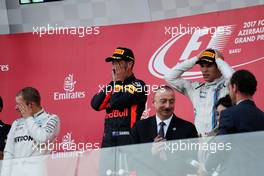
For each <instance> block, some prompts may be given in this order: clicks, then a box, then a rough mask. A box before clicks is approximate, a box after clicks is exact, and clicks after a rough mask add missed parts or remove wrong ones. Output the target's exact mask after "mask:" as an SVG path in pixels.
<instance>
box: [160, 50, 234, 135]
mask: <svg viewBox="0 0 264 176" xmlns="http://www.w3.org/2000/svg"><path fill="white" fill-rule="evenodd" d="M195 64H199V65H200V70H201V72H202V75H203V78H204V80H205V82H204V83H201V82H196V81H190V80H185V79H183V78H181V76H182V74H183V73H184V72H185V71H187V70H190V69H191V68H192V67H193V66H194V65H195ZM233 72H234V70H233V69H232V68H231V67H230V66H229V65H228V64H227V63H226V62H225V61H224V60H223V56H222V55H221V54H220V53H219V51H217V50H213V49H206V50H204V51H203V52H202V53H201V54H200V55H199V56H198V57H197V58H193V59H189V60H186V61H184V62H182V63H180V64H178V65H176V66H175V67H174V68H172V69H171V70H170V72H168V73H167V74H166V75H165V76H164V79H165V80H166V82H167V83H168V84H170V85H171V86H172V87H173V88H175V89H176V90H177V91H178V92H180V93H182V94H184V95H186V96H188V97H189V98H190V100H191V101H192V104H193V107H194V124H195V126H196V129H197V131H198V133H199V135H200V136H207V134H208V133H209V132H210V131H212V130H213V129H214V128H215V127H216V124H217V116H216V113H215V112H216V110H215V104H216V103H217V101H218V100H219V99H220V98H221V97H224V96H225V95H226V94H228V85H227V84H228V82H229V79H230V78H231V76H232V74H233Z"/></svg>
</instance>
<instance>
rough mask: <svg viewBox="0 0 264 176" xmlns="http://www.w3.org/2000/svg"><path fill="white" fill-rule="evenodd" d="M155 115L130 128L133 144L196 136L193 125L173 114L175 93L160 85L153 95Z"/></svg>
mask: <svg viewBox="0 0 264 176" xmlns="http://www.w3.org/2000/svg"><path fill="white" fill-rule="evenodd" d="M153 105H154V107H155V109H156V115H155V116H152V117H149V118H147V119H144V120H140V121H138V122H137V123H136V124H135V125H134V127H133V128H132V130H131V142H132V143H133V144H138V143H147V142H160V141H164V140H176V139H185V138H194V137H197V131H196V128H195V126H194V125H193V124H192V123H190V122H187V121H185V120H183V119H181V118H179V117H177V116H176V115H175V114H174V105H175V94H174V91H173V89H172V88H170V87H169V86H162V87H161V88H160V89H158V90H157V91H156V92H155V94H154V97H153Z"/></svg>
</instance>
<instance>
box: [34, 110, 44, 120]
mask: <svg viewBox="0 0 264 176" xmlns="http://www.w3.org/2000/svg"><path fill="white" fill-rule="evenodd" d="M42 113H44V109H43V108H42V109H41V110H40V111H39V112H37V113H35V114H33V118H36V117H38V116H39V115H40V114H42Z"/></svg>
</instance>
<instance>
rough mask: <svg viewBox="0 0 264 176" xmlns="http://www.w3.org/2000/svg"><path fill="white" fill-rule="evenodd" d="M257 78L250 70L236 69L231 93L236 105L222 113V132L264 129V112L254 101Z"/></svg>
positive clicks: (230, 132) (231, 82)
mask: <svg viewBox="0 0 264 176" xmlns="http://www.w3.org/2000/svg"><path fill="white" fill-rule="evenodd" d="M256 90H257V80H256V78H255V76H254V75H253V74H252V73H251V72H249V71H248V70H239V71H236V72H235V73H234V74H233V76H232V77H231V80H230V84H229V93H230V97H231V99H232V102H233V104H235V106H233V107H231V108H228V109H226V110H224V111H222V113H221V117H220V134H232V133H241V132H252V131H261V130H264V113H263V111H261V110H260V109H259V108H258V107H257V106H256V105H255V103H254V101H253V95H254V94H255V92H256Z"/></svg>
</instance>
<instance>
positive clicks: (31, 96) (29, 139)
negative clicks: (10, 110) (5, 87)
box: [2, 87, 60, 176]
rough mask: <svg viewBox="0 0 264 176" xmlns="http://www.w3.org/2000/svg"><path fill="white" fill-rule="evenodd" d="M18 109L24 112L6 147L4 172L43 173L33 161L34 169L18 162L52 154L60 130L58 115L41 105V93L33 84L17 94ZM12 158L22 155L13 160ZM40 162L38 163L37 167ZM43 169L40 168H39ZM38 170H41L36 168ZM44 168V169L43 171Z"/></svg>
mask: <svg viewBox="0 0 264 176" xmlns="http://www.w3.org/2000/svg"><path fill="white" fill-rule="evenodd" d="M16 110H17V111H18V112H19V113H20V114H21V118H19V119H17V120H15V121H14V122H13V124H12V127H11V129H10V132H9V134H8V137H7V142H6V146H5V149H4V163H3V168H2V176H3V175H25V174H26V175H36V174H37V173H38V174H37V175H43V172H44V171H43V168H44V167H39V166H40V165H37V163H35V161H34V162H32V163H33V165H30V166H31V167H30V168H31V169H26V167H25V165H24V164H22V165H23V166H22V167H21V166H18V165H16V164H14V163H20V164H21V163H23V162H18V161H20V160H21V159H24V160H25V161H29V159H26V158H27V157H31V156H40V155H45V154H49V153H50V152H51V150H52V148H49V145H48V144H49V143H52V142H53V141H54V140H55V138H56V137H57V135H58V133H59V130H60V121H59V118H58V116H56V115H53V114H48V113H46V112H45V111H44V110H43V108H42V107H41V105H40V94H39V92H38V90H36V89H35V88H32V87H26V88H23V89H22V90H20V91H19V92H18V93H17V95H16ZM11 159H18V160H16V161H12V160H11ZM35 166H36V167H35ZM39 169H40V170H39ZM36 170H39V171H37V172H35V171H36ZM39 172H41V173H39Z"/></svg>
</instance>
